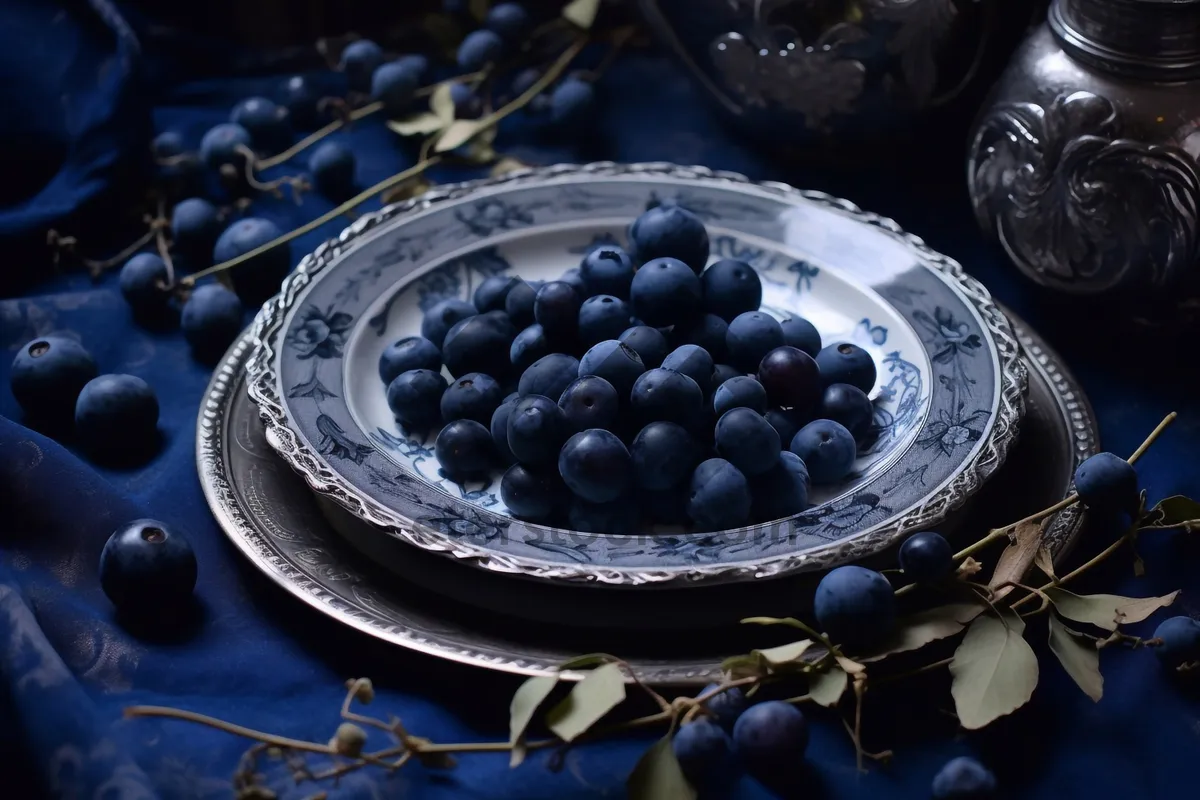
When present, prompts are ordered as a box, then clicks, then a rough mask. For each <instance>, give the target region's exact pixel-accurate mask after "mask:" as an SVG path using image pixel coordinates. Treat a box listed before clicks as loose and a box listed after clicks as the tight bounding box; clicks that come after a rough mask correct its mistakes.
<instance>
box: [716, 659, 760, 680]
mask: <svg viewBox="0 0 1200 800" xmlns="http://www.w3.org/2000/svg"><path fill="white" fill-rule="evenodd" d="M721 672H724V673H725V674H727V675H729V676H731V677H734V678H749V677H750V676H752V675H766V674H767V673H768V672H770V668H769V667H768V666H767V665H766V664H765V663H763V659H762V657H761V656H759V655H756V654H751V655H741V656H730V657H729V658H727V659H725V660H724V661H722V662H721Z"/></svg>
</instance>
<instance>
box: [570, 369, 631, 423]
mask: <svg viewBox="0 0 1200 800" xmlns="http://www.w3.org/2000/svg"><path fill="white" fill-rule="evenodd" d="M558 407H559V408H561V409H562V411H563V417H564V418H565V419H566V420H567V427H568V428H570V430H571V431H572V432H573V433H578V432H580V431H586V430H588V429H590V428H603V429H605V430H612V429H613V427H614V426H616V424H617V419H618V417H619V415H620V412H621V397H620V395H618V394H617V390H616V389H614V388H613V385H612V384H611V383H609V382H608V381H606V380H604V378H601V377H600V376H598V375H587V376H584V377H582V378H578V379H576V380H575V381H574V382H573V383H572V384H571V385H570V386H568V387H567V388H566V390H565V391H563V393H562V397H560V398H558Z"/></svg>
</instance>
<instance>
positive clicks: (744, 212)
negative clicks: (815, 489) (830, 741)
mask: <svg viewBox="0 0 1200 800" xmlns="http://www.w3.org/2000/svg"><path fill="white" fill-rule="evenodd" d="M659 199H668V200H671V201H674V202H678V203H680V204H681V205H683V206H685V207H687V208H689V209H691V210H692V211H694V212H695V213H697V214H699V215H700V216H701V217H702V218H703V219H704V220H705V223H706V224H707V226H708V228H709V232H710V237H711V239H712V242H713V257H714V259H715V258H718V257H737V258H742V259H745V260H746V261H748V262H749V263H751V264H752V265H753V266H754V267H755V268H756V269H757V270H758V271H759V273H760V275H761V276H762V279H763V283H764V290H765V291H764V301H763V303H764V307H765V308H766V309H767V310H769V311H770V312H771V313H773V314H775V315H777V316H780V317H784V316H787V315H790V314H794V313H799V314H802V315H803V316H805V317H807V318H808V319H810V320H812V321H813V322H814V323H815V324H816V325H817V326H818V328H819V329H820V330H821V332H822V333H823V334H824V336H825V343H826V344H829V343H832V342H835V341H853V342H855V343H857V344H860V345H862V346H863V347H865V348H867V349H868V350H869V351H870V352H871V353H872V355H873V356H874V357H875V359H876V363H877V365H878V367H879V369H878V372H879V379H878V382H877V385H876V387H875V390H874V392H873V395H872V396H873V399H874V400H875V406H876V423H877V426H878V428H879V430H880V435H879V438H878V440H877V441H876V442H875V443H874V444H873V445H872V446H871V448H870V449H869V450H868V451H867V452H866V453H864V454H862V457H861V458H860V459H859V463H858V465H857V468H856V470H855V473H854V475H852V476H851V478H850V479H849V480H848V481H846V482H845V483H844V484H843V485H840V486H837V487H834V488H833V489H831V490H829V491H827V492H825V493H824V494H821V495H817V496H815V497H814V502H815V503H817V505H816V506H815V507H813V508H812V509H810V510H809V511H807V512H805V513H803V514H801V515H799V516H797V517H794V518H791V519H788V520H781V521H778V522H773V523H770V524H766V525H757V526H753V527H748V528H741V529H738V530H734V531H724V532H720V533H703V534H686V533H679V532H674V533H672V532H653V531H647V532H644V533H642V534H640V535H637V536H613V535H604V534H585V533H580V532H574V531H565V530H559V529H553V528H547V527H544V526H539V525H532V524H528V523H524V522H521V521H519V520H516V519H513V518H511V517H510V516H509V515H508V513H507V511H506V510H505V508H504V506H503V503H502V502H501V501H500V498H499V490H498V483H499V473H497V474H496V475H493V476H491V478H490V480H486V481H481V482H477V483H475V484H472V485H467V486H462V485H458V484H455V483H452V482H450V481H448V480H446V479H445V478H444V477H442V476H441V475H440V474H439V471H438V469H437V462H436V459H435V458H434V456H433V452H432V436H431V437H429V438H424V439H419V438H416V437H414V436H412V435H410V434H409V433H408V432H406V431H405V430H403V429H402V428H400V427H399V426H398V425H397V424H396V422H395V420H394V419H393V418H392V415H391V412H390V411H389V410H388V407H387V403H386V400H385V397H384V391H383V387H382V385H381V384H380V382H379V377H378V372H377V363H378V358H379V354H380V352H381V351H382V349H383V348H384V347H386V346H387V345H388V344H389V343H390V342H392V341H394V340H396V339H398V338H401V337H403V336H408V335H412V334H414V333H416V332H417V331H418V330H419V328H420V318H421V311H422V310H423V309H425V308H428V307H429V306H431V305H432V304H434V303H436V302H438V301H440V300H442V299H445V298H447V297H462V298H469V297H470V294H471V292H472V291H473V290H474V287H475V286H477V285H478V283H479V281H481V280H483V279H484V278H486V277H488V276H489V275H493V274H496V273H513V274H518V275H520V276H522V277H526V278H533V279H545V278H553V277H557V276H558V275H560V274H561V273H562V272H563V271H564V270H566V269H567V268H569V267H572V266H575V265H577V263H578V261H579V259H580V258H581V256H582V254H583V253H585V252H587V250H588V248H589V247H593V246H595V245H596V244H598V243H604V242H611V241H614V240H615V241H618V242H619V241H621V240H622V237H623V232H624V230H625V227H626V225H627V224H628V223H629V222H630V221H631V220H632V219H633V218H634V217H636V216H637V214H638V213H640V212H641V211H642V210H643V209H644V208H645V207H646V206H647V204H648V203H649V202H653V201H655V200H659ZM255 334H256V341H257V342H258V344H257V346H256V348H255V351H254V353H253V354H252V355H251V357H250V359H249V361H248V363H247V377H248V386H249V392H250V396H251V398H252V399H253V400H254V402H255V403H256V404H257V405H258V406H259V409H260V412H261V414H262V416H263V419H264V422H265V424H266V428H267V438H268V441H269V442H271V444H272V446H273V447H274V448H275V449H276V450H277V451H278V452H279V453H280V455H281V456H282V457H283V458H284V459H285V460H286V461H287V462H288V463H289V464H291V465H292V467H294V468H295V469H296V470H297V471H299V472H300V473H301V474H302V475H304V476H305V478H306V479H307V481H308V483H309V485H310V486H311V487H312V488H313V489H314V490H315V491H317V492H319V493H321V494H324V495H326V496H328V497H330V498H331V499H333V500H335V501H337V502H338V503H339V504H341V505H342V506H344V507H345V508H347V509H348V510H350V511H351V512H352V513H354V514H355V515H356V516H358V517H359V518H361V519H363V520H365V521H367V522H369V523H371V524H373V525H375V526H377V527H378V528H379V529H380V530H381V535H391V536H393V537H396V538H398V539H401V540H403V541H405V542H408V543H410V544H412V545H415V546H418V547H421V548H424V549H426V550H432V551H437V552H442V553H445V554H447V555H449V556H452V557H455V558H458V559H462V560H464V561H467V562H469V563H472V564H474V565H477V566H480V567H484V568H487V569H492V570H497V571H501V572H507V573H517V574H522V575H527V576H532V577H541V578H549V579H557V580H566V581H580V582H593V583H604V584H633V585H645V584H669V583H674V582H685V583H689V584H691V583H697V582H706V581H709V580H713V581H721V580H746V579H753V578H759V577H768V576H777V575H783V574H787V573H792V572H797V571H803V570H811V569H819V568H825V567H829V566H832V565H834V564H838V563H844V562H846V561H849V560H854V559H857V558H861V557H863V556H866V555H869V554H870V553H873V552H876V551H878V550H880V549H883V548H885V547H887V546H888V545H890V544H892V543H894V542H895V541H896V539H897V538H898V537H901V536H903V535H904V534H906V533H907V532H910V531H912V530H915V529H917V528H921V527H928V526H932V525H935V524H936V523H938V522H939V521H940V520H941V519H943V518H944V517H945V515H946V514H947V513H948V512H949V511H951V510H953V509H955V508H957V507H958V506H960V505H962V504H963V503H964V502H965V501H966V500H967V499H968V498H969V497H970V496H971V494H972V493H973V492H975V491H976V490H977V489H978V488H979V487H980V486H981V485H982V484H983V482H984V481H985V480H986V479H987V477H988V476H989V475H990V474H991V473H992V472H993V471H994V470H995V469H996V468H997V467H998V466H999V465H1000V463H1001V462H1002V461H1003V459H1004V456H1005V454H1006V452H1007V450H1008V448H1009V447H1010V445H1011V444H1012V442H1013V440H1014V439H1015V437H1016V434H1017V431H1018V427H1019V424H1020V420H1021V416H1022V413H1023V411H1024V399H1023V398H1024V392H1025V368H1024V366H1023V364H1022V362H1021V361H1020V359H1019V353H1018V345H1017V342H1016V340H1015V338H1014V336H1013V333H1012V330H1011V328H1010V326H1009V324H1008V321H1007V320H1006V319H1005V318H1004V316H1003V314H1001V313H1000V311H999V310H998V309H997V308H996V306H995V305H994V304H993V302H992V301H991V298H990V297H989V295H988V294H987V292H986V290H984V289H983V287H982V286H980V285H979V284H978V283H977V282H975V281H974V280H972V279H971V278H969V277H967V276H966V275H964V274H963V271H962V269H961V267H959V265H957V264H956V263H954V262H953V261H951V260H949V259H947V258H945V257H944V256H941V255H939V254H937V253H934V252H933V251H931V250H929V249H928V248H927V247H926V246H925V245H924V243H922V242H921V240H919V239H917V238H916V237H914V236H910V235H908V234H905V233H903V232H902V231H901V230H900V229H899V228H898V227H897V226H896V225H895V223H893V222H891V221H890V220H886V219H883V218H880V217H878V216H875V215H872V214H868V213H865V212H863V211H860V210H859V209H857V208H856V207H855V206H853V205H852V204H850V203H847V202H845V201H842V200H837V199H835V198H831V197H829V196H827V195H824V194H819V193H814V192H802V191H799V190H796V189H793V188H791V187H788V186H784V185H782V184H756V183H752V182H750V181H748V180H747V179H745V178H743V177H741V176H738V175H733V174H728V173H713V172H711V171H708V170H705V169H703V168H697V167H686V168H685V167H678V166H674V165H667V164H638V165H615V164H607V163H602V164H592V165H588V166H582V167H577V166H559V167H551V168H546V169H540V170H527V171H523V172H520V173H514V174H510V175H508V176H506V177H504V178H501V179H496V180H490V181H481V182H473V183H468V184H462V185H458V186H450V187H444V188H441V189H438V190H435V191H434V192H432V193H430V194H427V195H424V196H423V197H420V198H416V199H414V200H412V201H409V202H407V203H404V204H401V205H397V206H391V207H389V208H386V209H384V210H382V211H381V212H379V213H377V214H374V215H369V216H366V217H364V218H362V219H360V220H358V221H357V222H356V223H355V224H354V225H352V226H351V227H350V228H349V229H347V230H346V231H345V232H344V233H343V234H342V235H341V236H340V237H339V238H338V239H337V240H334V241H331V242H329V243H327V244H326V245H323V246H322V247H321V248H320V249H318V250H317V251H316V252H315V253H313V254H312V255H310V256H308V257H307V258H306V259H305V260H304V261H303V262H302V263H301V264H300V266H299V267H298V268H297V270H296V272H295V273H294V274H293V275H292V276H291V277H289V278H288V280H287V281H286V282H285V283H284V286H283V290H282V292H281V294H280V295H279V296H278V297H276V298H274V299H272V300H271V301H270V302H268V303H267V304H266V305H265V306H264V307H263V310H262V312H261V313H260V314H259V316H258V319H257V321H256V324H255Z"/></svg>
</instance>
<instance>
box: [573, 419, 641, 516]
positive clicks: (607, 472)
mask: <svg viewBox="0 0 1200 800" xmlns="http://www.w3.org/2000/svg"><path fill="white" fill-rule="evenodd" d="M558 472H559V474H560V475H562V478H563V481H564V482H565V483H566V484H567V488H568V489H570V490H571V491H572V492H573V493H574V494H575V496H576V497H580V498H582V499H584V500H586V501H588V502H589V503H611V502H613V501H614V500H616V499H618V498H619V497H621V496H622V495H623V494H625V492H626V490H627V489H628V488H629V482H630V474H629V473H630V470H629V450H628V449H626V447H625V444H624V443H623V442H622V441H621V440H620V439H618V438H617V436H616V434H614V433H612V432H611V431H606V430H602V429H600V428H594V429H592V430H586V431H581V432H579V433H577V434H575V435H574V436H572V437H571V438H570V439H568V440H567V443H566V444H564V445H563V448H562V452H561V453H560V454H559V456H558Z"/></svg>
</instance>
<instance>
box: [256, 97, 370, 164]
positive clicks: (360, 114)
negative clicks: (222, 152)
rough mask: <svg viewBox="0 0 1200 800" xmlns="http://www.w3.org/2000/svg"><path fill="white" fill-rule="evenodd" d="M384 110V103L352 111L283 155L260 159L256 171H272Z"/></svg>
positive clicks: (297, 143) (307, 137)
mask: <svg viewBox="0 0 1200 800" xmlns="http://www.w3.org/2000/svg"><path fill="white" fill-rule="evenodd" d="M382 108H383V103H380V102H374V103H368V104H367V105H365V106H363V107H362V108H356V109H354V110H353V111H351V112H350V113H349V114H347V115H346V117H345V119H335V120H334V121H333V122H330V123H329V124H328V125H326V126H325V127H323V128H318V129H317V130H315V131H313V132H312V133H310V134H309V135H308V136H305V137H304V138H303V139H301V140H300V141H298V142H296V143H295V144H294V145H292V146H291V147H289V148H288V149H287V150H284V151H283V152H282V153H278V154H276V155H273V156H271V157H270V158H263V159H258V160H257V161H256V162H255V163H254V168H255V169H256V170H264V169H270V168H271V167H277V166H279V165H280V164H282V163H284V162H286V161H290V160H292V159H293V158H295V157H296V156H297V155H299V154H300V153H302V152H304V151H305V150H307V149H308V148H310V147H312V146H313V145H314V144H316V143H317V142H319V141H321V140H322V139H324V138H325V137H326V136H328V135H329V134H331V133H336V132H337V131H339V130H341V129H342V128H344V127H345V126H346V124H347V123H349V122H357V121H358V120H360V119H363V118H364V117H368V116H370V115H371V114H374V113H375V112H377V111H379V110H380V109H382Z"/></svg>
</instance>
